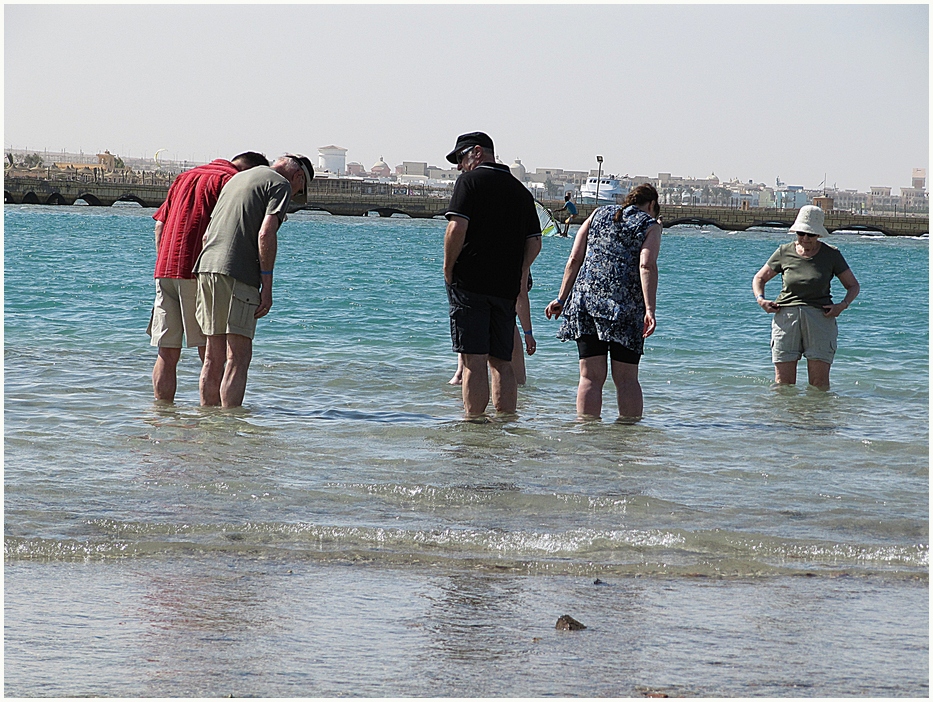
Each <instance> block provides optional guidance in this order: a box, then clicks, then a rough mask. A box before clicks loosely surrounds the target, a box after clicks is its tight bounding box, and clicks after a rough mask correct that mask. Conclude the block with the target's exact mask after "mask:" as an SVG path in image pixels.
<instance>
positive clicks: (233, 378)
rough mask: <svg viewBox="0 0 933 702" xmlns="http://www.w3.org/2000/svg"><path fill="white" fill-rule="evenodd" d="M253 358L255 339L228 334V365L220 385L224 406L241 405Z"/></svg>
mask: <svg viewBox="0 0 933 702" xmlns="http://www.w3.org/2000/svg"><path fill="white" fill-rule="evenodd" d="M251 360H253V340H252V339H250V338H249V337H248V336H243V335H242V334H227V366H226V368H224V379H223V382H222V383H221V385H220V399H221V403H222V404H223V406H224V407H239V406H240V405H242V404H243V396H244V395H245V394H246V376H247V373H248V372H249V363H250V361H251Z"/></svg>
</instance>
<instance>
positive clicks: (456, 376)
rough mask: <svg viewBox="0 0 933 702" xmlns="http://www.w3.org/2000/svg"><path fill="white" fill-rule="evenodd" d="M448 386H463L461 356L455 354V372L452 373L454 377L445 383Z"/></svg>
mask: <svg viewBox="0 0 933 702" xmlns="http://www.w3.org/2000/svg"><path fill="white" fill-rule="evenodd" d="M447 384H448V385H462V384H463V355H462V354H459V353H458V354H457V372H456V373H454V377H453V378H451V379H450V380H448V381H447Z"/></svg>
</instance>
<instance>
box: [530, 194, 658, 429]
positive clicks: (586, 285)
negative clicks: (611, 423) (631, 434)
mask: <svg viewBox="0 0 933 702" xmlns="http://www.w3.org/2000/svg"><path fill="white" fill-rule="evenodd" d="M660 249H661V223H660V207H659V205H658V192H657V190H655V189H654V186H652V185H650V184H648V183H645V184H643V185H639V186H637V187H635V188H634V189H633V190H632V191H631V192H630V193H629V194H628V196H627V197H626V198H625V202H624V203H623V204H622V205H607V206H604V207H599V208H597V209H596V210H595V211H594V212H593V214H591V215H590V216H589V217H588V218H587V220H586V221H585V222H584V223H583V224H582V225H581V226H580V229H579V231H578V232H577V237H576V239H574V242H573V248H572V249H571V251H570V258H569V259H568V260H567V265H566V267H565V268H564V279H563V281H562V282H561V285H560V292H559V293H558V295H557V299H556V300H554V301H553V302H551V303H550V304H549V305H548V306H547V308H546V309H545V310H544V313H545V315H547V318H548V319H550V318H551V317H560V316H561V315H563V322H562V323H561V326H560V330H559V331H558V334H557V335H558V337H559V338H560V339H562V340H565V341H566V340H570V339H572V340H574V341H576V342H577V351H578V354H579V357H580V383H579V385H578V386H577V416H578V417H580V418H598V417H600V416H601V413H602V403H603V385H604V384H605V382H606V377H607V375H608V373H609V369H610V367H611V369H612V381H613V383H614V384H615V386H616V399H617V401H618V404H619V416H620V417H621V418H625V419H630V420H632V419H638V418H640V417H641V416H642V412H643V409H644V401H643V399H642V392H641V385H640V384H639V382H638V363H639V361H640V360H641V357H642V354H643V352H644V343H645V339H647V338H648V337H649V336H651V335H652V334H653V333H654V330H655V327H656V326H657V322H656V321H655V301H656V298H657V291H658V253H659V251H660ZM607 355H608V356H609V359H610V363H607V359H606V356H607Z"/></svg>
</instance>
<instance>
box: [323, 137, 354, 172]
mask: <svg viewBox="0 0 933 702" xmlns="http://www.w3.org/2000/svg"><path fill="white" fill-rule="evenodd" d="M317 165H318V168H320V169H321V170H322V171H330V172H331V173H336V174H337V175H344V174H345V173H346V172H347V150H346V149H345V148H343V147H342V146H334V145H333V144H331V145H330V146H322V147H320V148H319V149H318V150H317Z"/></svg>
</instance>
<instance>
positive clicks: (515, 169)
mask: <svg viewBox="0 0 933 702" xmlns="http://www.w3.org/2000/svg"><path fill="white" fill-rule="evenodd" d="M509 170H510V171H511V172H512V175H513V176H515V177H516V178H518V180H520V181H522V182H523V183H524V182H525V174H526V173H527V171H526V170H525V167H524V166H523V165H522V162H521V159H518V158H517V159H515V163H513V164H512V165H511V166H509Z"/></svg>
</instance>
